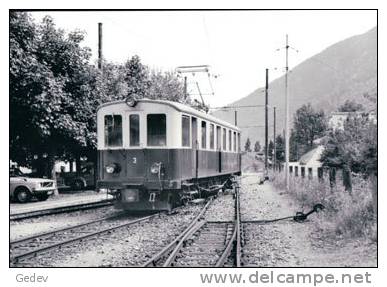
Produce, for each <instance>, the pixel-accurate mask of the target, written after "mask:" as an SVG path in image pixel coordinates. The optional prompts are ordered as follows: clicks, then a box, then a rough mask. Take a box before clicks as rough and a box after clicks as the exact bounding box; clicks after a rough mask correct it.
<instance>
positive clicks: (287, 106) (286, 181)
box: [285, 34, 289, 191]
mask: <svg viewBox="0 0 387 287" xmlns="http://www.w3.org/2000/svg"><path fill="white" fill-rule="evenodd" d="M285 49H286V67H285V71H286V72H285V110H286V112H285V113H286V114H285V178H286V179H285V183H286V191H289V87H288V74H289V61H288V58H289V57H288V53H289V42H288V34H286V45H285Z"/></svg>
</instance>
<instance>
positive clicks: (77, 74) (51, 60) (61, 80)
mask: <svg viewBox="0 0 387 287" xmlns="http://www.w3.org/2000/svg"><path fill="white" fill-rule="evenodd" d="M9 30H10V84H9V85H10V86H9V87H10V158H11V160H13V161H16V162H18V163H19V164H20V165H24V166H28V167H36V168H37V169H38V170H37V171H38V173H39V174H41V175H46V176H50V177H52V178H55V171H54V169H53V168H54V163H55V159H71V160H73V159H76V160H77V159H78V162H79V160H80V157H81V156H87V157H88V159H89V160H91V161H93V160H94V161H96V144H97V139H96V120H95V115H96V110H97V107H98V106H99V105H100V104H103V103H105V102H109V101H113V100H123V99H125V98H127V97H136V98H144V97H149V98H152V99H158V98H163V99H168V100H172V101H182V99H183V87H182V84H181V83H180V82H179V81H178V79H177V77H176V76H175V75H174V74H173V73H171V72H169V73H168V72H167V73H162V72H151V71H150V70H149V68H148V67H147V66H145V65H144V64H142V63H141V61H140V58H139V57H138V56H133V57H132V58H130V59H128V60H127V61H126V62H125V63H124V64H113V63H109V62H106V61H104V63H103V71H101V70H99V69H97V68H96V67H95V66H94V65H91V64H90V57H91V52H90V49H89V48H87V47H84V46H83V45H82V42H83V40H84V34H83V33H81V32H78V31H75V32H70V33H65V32H64V31H63V30H61V29H57V28H56V26H55V24H54V22H53V19H52V18H50V17H45V18H44V19H43V20H42V22H41V23H39V24H36V23H35V22H34V21H33V19H32V18H31V16H30V15H29V14H28V13H23V12H11V13H10V27H9ZM47 163H49V164H48V166H47Z"/></svg>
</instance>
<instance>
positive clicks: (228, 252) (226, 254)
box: [215, 226, 237, 267]
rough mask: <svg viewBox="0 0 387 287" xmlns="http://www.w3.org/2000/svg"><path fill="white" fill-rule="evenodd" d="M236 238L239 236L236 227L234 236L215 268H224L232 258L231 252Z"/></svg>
mask: <svg viewBox="0 0 387 287" xmlns="http://www.w3.org/2000/svg"><path fill="white" fill-rule="evenodd" d="M236 236H237V228H236V226H235V227H234V231H233V233H232V236H231V238H230V240H229V241H228V243H227V245H226V248H225V249H224V251H223V253H222V255H221V256H220V258H219V259H218V261H217V262H216V264H215V267H222V266H223V265H224V263H226V260H227V258H228V257H229V256H230V253H231V250H232V247H233V243H234V242H235V238H236Z"/></svg>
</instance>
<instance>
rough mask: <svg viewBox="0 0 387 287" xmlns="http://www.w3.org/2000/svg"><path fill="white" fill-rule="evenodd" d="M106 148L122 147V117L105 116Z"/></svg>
mask: <svg viewBox="0 0 387 287" xmlns="http://www.w3.org/2000/svg"><path fill="white" fill-rule="evenodd" d="M105 146H106V147H117V146H122V116H121V115H106V116H105Z"/></svg>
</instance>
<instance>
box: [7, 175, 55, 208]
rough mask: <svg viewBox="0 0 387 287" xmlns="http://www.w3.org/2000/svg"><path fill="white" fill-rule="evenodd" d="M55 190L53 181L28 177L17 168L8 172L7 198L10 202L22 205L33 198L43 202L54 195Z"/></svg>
mask: <svg viewBox="0 0 387 287" xmlns="http://www.w3.org/2000/svg"><path fill="white" fill-rule="evenodd" d="M55 188H56V187H55V181H53V180H51V179H45V178H32V177H28V176H26V175H25V174H23V173H22V172H21V171H20V170H19V169H17V168H12V169H11V170H10V178H9V197H10V199H11V200H14V201H18V202H21V203H24V202H28V201H30V200H31V199H32V198H33V197H35V198H37V199H38V200H39V201H44V200H46V199H47V198H48V197H49V196H50V195H51V194H53V193H54V190H55Z"/></svg>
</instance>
